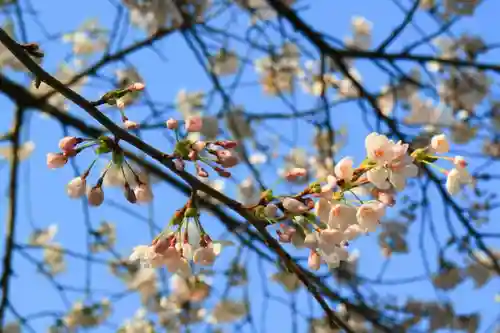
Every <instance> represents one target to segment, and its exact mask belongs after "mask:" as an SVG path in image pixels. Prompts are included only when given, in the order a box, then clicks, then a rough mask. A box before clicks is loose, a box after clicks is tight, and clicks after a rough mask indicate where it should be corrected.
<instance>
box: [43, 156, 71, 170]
mask: <svg viewBox="0 0 500 333" xmlns="http://www.w3.org/2000/svg"><path fill="white" fill-rule="evenodd" d="M66 163H68V157H67V156H66V155H64V154H61V153H48V154H47V167H48V168H49V169H57V168H61V167H63V166H64V165H65V164H66Z"/></svg>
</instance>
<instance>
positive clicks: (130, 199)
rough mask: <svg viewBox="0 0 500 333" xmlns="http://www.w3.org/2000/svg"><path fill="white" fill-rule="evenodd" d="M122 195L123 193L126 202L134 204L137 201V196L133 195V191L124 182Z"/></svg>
mask: <svg viewBox="0 0 500 333" xmlns="http://www.w3.org/2000/svg"><path fill="white" fill-rule="evenodd" d="M123 195H125V199H127V201H128V202H130V203H133V204H135V203H136V202H137V198H136V197H135V193H134V191H133V190H132V189H131V188H130V185H129V184H128V183H125V185H124V187H123Z"/></svg>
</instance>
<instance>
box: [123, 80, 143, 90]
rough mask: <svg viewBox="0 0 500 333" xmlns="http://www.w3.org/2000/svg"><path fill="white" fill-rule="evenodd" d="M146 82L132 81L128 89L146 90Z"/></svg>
mask: <svg viewBox="0 0 500 333" xmlns="http://www.w3.org/2000/svg"><path fill="white" fill-rule="evenodd" d="M144 87H145V85H144V83H141V82H135V83H132V84H131V85H130V86H128V88H127V90H128V91H141V90H144Z"/></svg>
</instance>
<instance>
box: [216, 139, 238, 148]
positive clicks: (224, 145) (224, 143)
mask: <svg viewBox="0 0 500 333" xmlns="http://www.w3.org/2000/svg"><path fill="white" fill-rule="evenodd" d="M215 144H216V145H218V146H221V147H222V148H225V149H232V148H236V147H237V146H238V142H236V141H232V140H224V141H217V142H216V143H215Z"/></svg>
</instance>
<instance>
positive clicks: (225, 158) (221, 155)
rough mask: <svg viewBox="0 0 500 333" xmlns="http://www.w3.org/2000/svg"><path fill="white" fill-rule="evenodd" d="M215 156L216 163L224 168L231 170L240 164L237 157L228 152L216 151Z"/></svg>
mask: <svg viewBox="0 0 500 333" xmlns="http://www.w3.org/2000/svg"><path fill="white" fill-rule="evenodd" d="M215 155H216V156H217V162H218V163H219V164H220V165H222V167H224V168H232V167H234V166H235V165H236V164H238V163H239V162H240V161H239V159H238V157H236V155H234V154H233V153H232V152H231V151H229V150H217V151H216V152H215Z"/></svg>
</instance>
